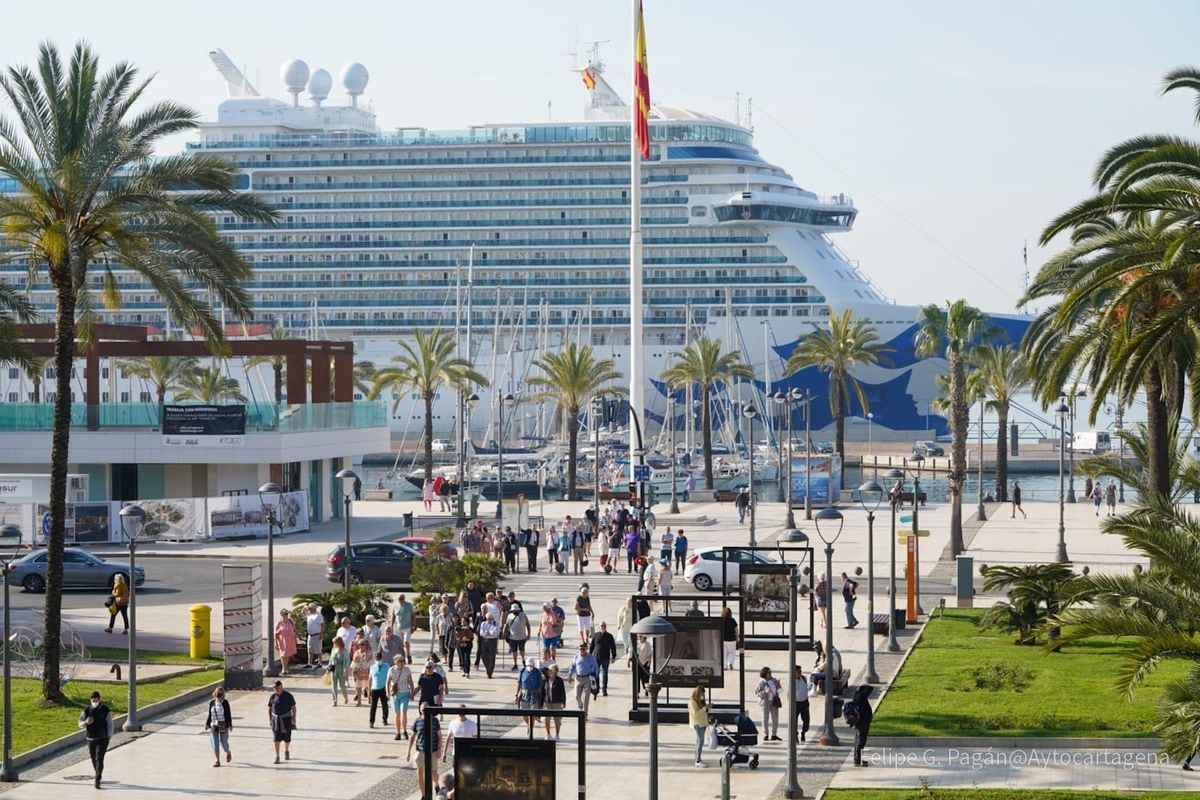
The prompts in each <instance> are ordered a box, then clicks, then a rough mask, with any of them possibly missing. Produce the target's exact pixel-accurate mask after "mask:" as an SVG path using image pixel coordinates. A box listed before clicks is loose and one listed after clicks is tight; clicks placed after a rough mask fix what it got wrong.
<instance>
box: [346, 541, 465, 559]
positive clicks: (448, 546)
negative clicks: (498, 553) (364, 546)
mask: <svg viewBox="0 0 1200 800" xmlns="http://www.w3.org/2000/svg"><path fill="white" fill-rule="evenodd" d="M392 541H393V542H395V543H396V544H402V545H404V546H405V547H411V548H412V549H413V550H416V551H417V552H418V553H420V554H421V555H423V556H428V555H429V548H430V546H431V545H432V544H433V539H432V538H430V537H428V536H401V537H400V538H399V539H393V540H392ZM351 546H353V545H351ZM438 557H440V558H458V548H457V547H455V546H454V542H445V543H444V544H443V546H442V552H441V553H440V554H439V556H438Z"/></svg>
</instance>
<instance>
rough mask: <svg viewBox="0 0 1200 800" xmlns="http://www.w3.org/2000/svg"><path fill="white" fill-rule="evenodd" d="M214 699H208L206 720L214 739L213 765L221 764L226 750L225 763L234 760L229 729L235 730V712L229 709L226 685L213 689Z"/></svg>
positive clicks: (205, 722)
mask: <svg viewBox="0 0 1200 800" xmlns="http://www.w3.org/2000/svg"><path fill="white" fill-rule="evenodd" d="M212 696H213V699H212V700H209V701H208V716H207V717H206V718H205V720H204V730H206V731H208V732H209V736H210V737H211V739H212V751H213V766H214V767H219V766H221V751H222V750H224V751H225V763H227V764H228V763H229V762H230V761H232V760H233V755H232V754H231V753H230V752H229V731H231V730H233V713H232V712H231V711H230V710H229V701H228V700H226V699H225V687H224V686H218V687H217V688H216V689H214V690H213V695H212Z"/></svg>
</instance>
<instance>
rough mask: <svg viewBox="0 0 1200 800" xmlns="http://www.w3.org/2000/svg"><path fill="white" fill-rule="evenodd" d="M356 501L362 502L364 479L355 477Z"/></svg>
mask: <svg viewBox="0 0 1200 800" xmlns="http://www.w3.org/2000/svg"><path fill="white" fill-rule="evenodd" d="M354 499H355V500H362V478H360V477H358V476H357V475H356V476H354Z"/></svg>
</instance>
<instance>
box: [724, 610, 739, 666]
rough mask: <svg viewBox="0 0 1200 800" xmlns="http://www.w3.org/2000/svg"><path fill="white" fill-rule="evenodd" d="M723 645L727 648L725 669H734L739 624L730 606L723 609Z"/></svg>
mask: <svg viewBox="0 0 1200 800" xmlns="http://www.w3.org/2000/svg"><path fill="white" fill-rule="evenodd" d="M721 643H722V645H723V646H724V648H725V669H733V663H734V661H735V660H736V659H737V643H738V624H737V620H735V619H734V618H733V609H732V608H730V607H729V606H725V607H724V608H722V609H721Z"/></svg>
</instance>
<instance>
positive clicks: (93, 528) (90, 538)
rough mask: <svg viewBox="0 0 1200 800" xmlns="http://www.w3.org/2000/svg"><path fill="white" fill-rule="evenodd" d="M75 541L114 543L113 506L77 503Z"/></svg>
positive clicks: (108, 504)
mask: <svg viewBox="0 0 1200 800" xmlns="http://www.w3.org/2000/svg"><path fill="white" fill-rule="evenodd" d="M74 505H75V541H76V542H108V541H112V505H111V504H110V503H75V504H74Z"/></svg>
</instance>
